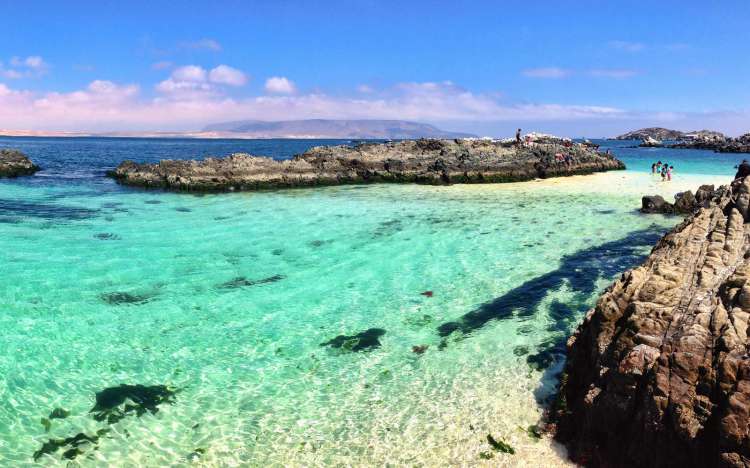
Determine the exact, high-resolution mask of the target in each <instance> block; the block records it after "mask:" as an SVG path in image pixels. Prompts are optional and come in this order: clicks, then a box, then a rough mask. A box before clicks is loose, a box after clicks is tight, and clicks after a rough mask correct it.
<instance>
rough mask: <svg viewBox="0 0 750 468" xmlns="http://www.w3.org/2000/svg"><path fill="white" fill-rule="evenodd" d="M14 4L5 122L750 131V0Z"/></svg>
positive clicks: (0, 70)
mask: <svg viewBox="0 0 750 468" xmlns="http://www.w3.org/2000/svg"><path fill="white" fill-rule="evenodd" d="M715 3H716V5H712V4H707V3H706V2H697V1H682V2H676V1H675V2H672V1H663V2H653V1H651V2H636V1H632V2H625V1H622V2H603V1H598V2H596V1H563V0H561V1H539V2H534V1H525V2H515V1H506V2H501V1H494V2H489V1H487V2H485V1H456V0H454V1H430V2H426V1H412V2H406V1H401V2H396V1H389V0H381V1H354V0H351V1H318V2H314V1H306V2H303V1H285V0H276V1H244V2H240V1H219V0H215V1H213V2H164V1H158V0H152V1H148V2H139V1H129V2H114V1H101V0H100V1H96V2H93V1H92V2H88V1H76V2H59V1H54V2H53V1H33V0H31V1H29V2H23V3H22V2H17V1H6V0H0V17H2V18H3V21H2V24H3V31H4V32H3V40H2V41H0V62H1V65H0V128H6V129H41V130H194V129H199V128H201V127H202V126H203V125H204V124H207V123H211V122H216V121H222V120H233V119H242V118H258V119H269V120H280V119H297V118H314V117H320V118H394V119H407V120H420V121H428V122H432V123H436V124H438V125H439V126H441V127H445V128H450V129H460V130H468V131H473V132H476V133H480V134H488V135H507V134H510V133H511V131H512V129H513V128H515V127H517V126H522V127H524V128H527V129H529V130H531V129H537V130H542V131H553V132H557V133H565V134H569V135H573V136H577V135H590V136H600V135H610V134H614V133H617V132H619V131H623V130H628V129H632V128H635V127H640V126H645V125H661V126H668V127H676V128H683V129H691V128H698V127H701V128H702V127H713V128H718V129H720V130H724V131H727V132H729V133H731V134H739V133H744V132H747V131H750V119H748V116H749V115H750V114H749V113H748V111H749V110H750V88H748V86H747V84H746V83H747V77H748V75H749V73H748V72H750V61H748V60H747V57H748V52H749V50H748V49H749V48H750V32H749V31H750V28H748V27H747V21H748V19H749V18H750V2H747V1H726V2H715Z"/></svg>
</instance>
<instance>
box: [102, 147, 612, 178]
mask: <svg viewBox="0 0 750 468" xmlns="http://www.w3.org/2000/svg"><path fill="white" fill-rule="evenodd" d="M624 168H625V165H624V164H623V163H622V162H621V161H619V160H618V159H616V158H614V157H613V156H611V155H609V154H605V153H601V152H599V151H597V149H596V147H594V146H592V145H585V144H578V143H571V142H570V141H564V140H561V139H558V138H552V137H541V138H538V139H536V141H532V142H530V143H529V144H525V145H523V146H520V147H518V146H516V145H515V143H514V142H510V141H495V140H480V139H456V140H437V139H420V140H405V141H399V142H388V143H365V144H360V145H357V146H345V145H341V146H318V147H314V148H311V149H310V150H308V151H307V152H305V153H303V154H300V155H297V156H295V157H293V158H292V159H288V160H282V161H277V160H274V159H271V158H266V157H259V156H251V155H248V154H233V155H231V156H229V157H226V158H206V159H204V160H201V161H194V160H191V161H188V160H164V161H160V162H158V163H155V164H139V163H136V162H132V161H124V162H123V163H121V164H120V165H119V166H118V167H117V168H116V169H115V170H113V171H110V172H109V173H108V175H109V176H110V177H113V178H114V179H115V180H117V181H118V182H119V183H121V184H125V185H133V186H140V187H153V188H163V189H170V190H183V191H233V190H259V189H275V188H288V187H310V186H321V185H338V184H354V183H369V182H396V183H420V184H452V183H495V182H518V181H525V180H531V179H535V178H546V177H559V176H568V175H575V174H589V173H593V172H599V171H608V170H613V169H624Z"/></svg>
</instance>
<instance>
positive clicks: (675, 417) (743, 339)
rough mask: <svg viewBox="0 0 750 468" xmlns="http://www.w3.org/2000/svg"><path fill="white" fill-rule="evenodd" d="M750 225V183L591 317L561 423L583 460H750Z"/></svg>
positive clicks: (662, 244)
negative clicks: (749, 334)
mask: <svg viewBox="0 0 750 468" xmlns="http://www.w3.org/2000/svg"><path fill="white" fill-rule="evenodd" d="M696 198H698V197H696ZM748 221H750V177H747V178H745V179H738V180H735V181H734V182H733V183H732V184H731V186H729V187H727V188H726V190H725V191H724V192H723V193H722V194H721V195H720V196H719V197H718V199H717V200H714V201H711V202H710V205H709V206H708V207H706V208H702V209H700V210H698V211H697V212H696V213H695V214H693V215H691V216H689V217H688V218H687V219H686V220H685V221H683V222H682V223H681V224H680V225H679V226H677V227H675V228H674V229H673V230H672V231H670V232H669V233H668V234H667V235H665V236H664V237H663V238H662V239H661V240H660V241H659V242H658V244H657V245H656V246H655V247H654V248H653V250H652V251H651V254H650V256H649V257H648V259H647V260H646V261H645V263H643V264H642V265H641V266H639V267H637V268H634V269H632V270H630V271H627V272H625V273H624V274H622V276H621V277H620V279H619V280H617V281H615V282H614V283H613V284H612V285H611V286H610V287H609V288H608V289H607V290H606V291H605V292H604V293H603V294H602V296H601V297H600V298H599V300H598V301H597V304H596V307H595V308H594V309H593V310H591V311H590V312H589V313H588V314H587V315H586V318H585V319H584V321H583V323H582V324H581V325H580V326H579V327H578V329H577V330H576V332H575V333H574V334H573V336H572V337H571V338H570V339H569V340H568V346H567V348H568V349H567V355H568V359H567V363H566V366H565V372H564V374H563V378H562V379H561V387H560V392H559V395H558V405H557V408H556V410H555V413H554V416H553V419H554V420H555V421H556V425H557V435H556V437H557V438H558V440H560V441H561V442H563V443H565V444H566V445H567V447H568V453H569V455H570V456H571V458H572V459H573V460H574V461H577V462H579V463H582V464H585V465H587V466H606V467H615V468H617V467H668V466H674V467H737V468H739V467H747V466H749V465H750V357H749V356H748V345H749V344H750V341H749V340H748V331H750V330H749V329H748V323H749V322H750V223H748Z"/></svg>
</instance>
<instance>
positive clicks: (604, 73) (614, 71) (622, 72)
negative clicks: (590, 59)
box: [588, 68, 641, 80]
mask: <svg viewBox="0 0 750 468" xmlns="http://www.w3.org/2000/svg"><path fill="white" fill-rule="evenodd" d="M588 74H589V75H590V76H593V77H595V78H614V79H617V80H623V79H626V78H632V77H634V76H637V75H640V74H641V72H640V71H638V70H632V69H628V68H594V69H591V70H589V71H588Z"/></svg>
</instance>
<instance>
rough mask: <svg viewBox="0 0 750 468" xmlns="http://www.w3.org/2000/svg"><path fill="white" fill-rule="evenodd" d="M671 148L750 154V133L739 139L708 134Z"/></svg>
mask: <svg viewBox="0 0 750 468" xmlns="http://www.w3.org/2000/svg"><path fill="white" fill-rule="evenodd" d="M669 148H675V149H702V150H711V151H715V152H717V153H750V133H746V134H744V135H742V136H740V137H737V138H729V137H726V136H724V135H722V134H717V135H710V134H707V135H703V136H698V137H696V138H691V139H687V140H685V141H682V142H680V143H677V144H674V145H670V146H669Z"/></svg>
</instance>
